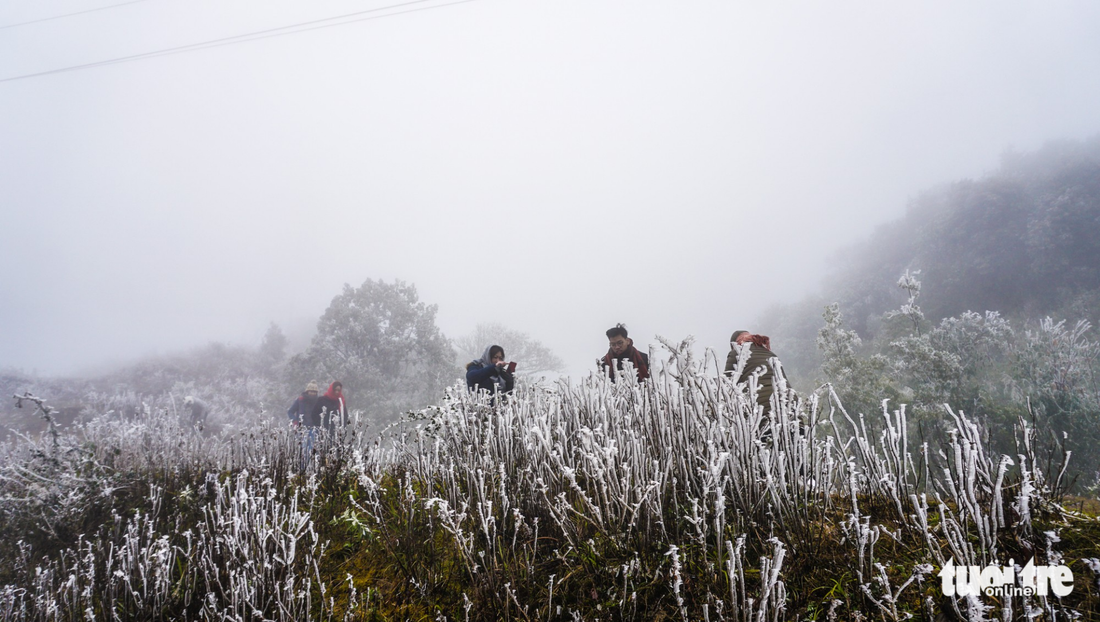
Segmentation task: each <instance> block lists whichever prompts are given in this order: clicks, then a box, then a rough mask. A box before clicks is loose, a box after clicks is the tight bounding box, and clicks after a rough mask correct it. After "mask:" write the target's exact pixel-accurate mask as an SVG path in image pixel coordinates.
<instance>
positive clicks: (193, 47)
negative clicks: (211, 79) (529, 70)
mask: <svg viewBox="0 0 1100 622" xmlns="http://www.w3.org/2000/svg"><path fill="white" fill-rule="evenodd" d="M135 1H137V2H141V1H144V0H135ZM432 1H433V0H410V1H409V2H402V3H398V4H391V5H388V6H384V7H378V8H374V9H368V10H364V11H357V12H355V13H348V14H346V15H339V16H336V17H326V18H323V19H318V20H311V21H307V22H300V23H297V24H290V25H288V26H280V27H278V28H270V29H267V30H258V31H256V32H250V33H245V34H240V35H233V36H230V37H223V38H220V39H211V40H209V41H202V42H199V43H191V44H187V45H182V46H178V47H172V48H164V49H161V50H154V51H151V52H142V53H140V54H133V55H130V56H121V57H118V58H112V59H108V60H102V61H96V62H93V63H85V64H81V65H72V66H69V67H61V68H58V69H50V70H47V71H40V72H36V73H28V74H23V75H18V76H12V77H8V78H2V79H0V82H14V81H17V80H25V79H29V78H37V77H41V76H47V75H52V74H57V73H67V72H71V71H79V70H83V69H91V68H94V67H104V66H107V65H115V64H119V63H128V62H132V61H138V60H145V59H148V58H158V57H161V56H171V55H174V54H183V53H186V52H195V51H199V50H206V49H211V48H216V47H221V46H224V45H234V44H238V43H250V42H252V41H259V40H262V39H270V38H273V37H282V36H286V35H293V34H298V33H302V32H310V31H313V30H320V29H322V28H332V27H335V26H344V25H346V24H354V23H357V22H364V21H370V20H375V19H383V18H386V17H395V16H398V15H405V14H408V13H417V12H421V11H429V10H432V9H440V8H444V7H449V6H455V5H458V4H466V3H469V2H476V1H477V0H454V1H452V2H445V3H442V4H436V5H433V6H428V7H418V8H413V9H406V10H404V11H394V12H392V13H387V14H386V15H374V16H370V17H361V18H358V19H347V18H349V17H353V16H357V15H364V14H367V13H377V12H379V11H387V10H390V9H395V8H400V7H406V6H410V5H414V4H421V3H424V2H432ZM334 20H345V21H342V22H339V23H336V24H324V23H323V22H330V21H334ZM317 24H320V25H317ZM15 25H19V24H15ZM303 26H306V27H303ZM283 31H289V32H283Z"/></svg>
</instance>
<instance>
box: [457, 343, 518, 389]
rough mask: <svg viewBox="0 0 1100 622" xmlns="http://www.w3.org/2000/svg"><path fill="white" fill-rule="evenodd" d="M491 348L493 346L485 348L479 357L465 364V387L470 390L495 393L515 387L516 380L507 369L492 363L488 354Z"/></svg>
mask: <svg viewBox="0 0 1100 622" xmlns="http://www.w3.org/2000/svg"><path fill="white" fill-rule="evenodd" d="M492 349H493V346H489V347H487V348H485V351H484V352H482V353H481V358H479V359H475V360H473V361H470V362H469V363H468V364H467V365H466V388H468V389H470V390H471V391H478V390H485V391H488V392H489V394H490V395H495V394H496V393H497V392H498V391H499V392H501V393H509V392H511V391H512V388H513V387H515V385H516V380H515V378H514V377H513V376H512V374H510V373H508V371H507V370H504V369H501V368H499V367H497V366H496V365H494V364H493V359H492V357H491V356H490V355H489V352H491V351H492Z"/></svg>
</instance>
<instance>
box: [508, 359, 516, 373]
mask: <svg viewBox="0 0 1100 622" xmlns="http://www.w3.org/2000/svg"><path fill="white" fill-rule="evenodd" d="M508 373H509V374H514V373H516V363H515V361H512V362H511V363H508Z"/></svg>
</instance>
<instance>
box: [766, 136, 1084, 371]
mask: <svg viewBox="0 0 1100 622" xmlns="http://www.w3.org/2000/svg"><path fill="white" fill-rule="evenodd" d="M907 270H908V271H916V270H919V271H920V280H921V281H922V283H923V288H922V290H921V297H920V305H921V308H922V310H923V312H924V314H925V316H926V317H927V318H928V319H929V320H930V321H931V322H932V323H937V322H939V321H940V320H941V319H943V318H947V317H952V316H957V315H959V314H961V313H963V312H966V311H976V312H979V313H981V312H984V311H998V312H999V313H1000V314H1001V315H1002V316H1003V317H1006V318H1010V319H1013V320H1020V321H1023V320H1037V319H1040V318H1042V317H1045V316H1048V315H1050V316H1053V317H1055V318H1056V319H1061V318H1070V319H1071V320H1076V319H1087V320H1090V321H1091V322H1092V323H1093V324H1096V323H1097V322H1096V320H1097V319H1098V318H1100V137H1096V138H1093V139H1091V140H1088V141H1083V142H1068V141H1067V142H1056V143H1050V144H1048V145H1046V146H1045V147H1043V148H1042V149H1040V150H1038V151H1035V152H1033V153H1026V154H1019V153H1008V154H1006V155H1005V156H1003V158H1002V162H1001V165H1000V167H999V168H998V169H997V170H996V171H994V172H992V173H991V174H989V175H987V176H985V177H983V178H981V179H964V180H959V181H955V182H952V183H948V184H945V185H943V186H940V187H938V188H934V189H931V190H928V191H927V192H924V193H923V194H921V195H920V196H919V197H917V198H916V199H915V200H913V201H912V202H911V203H910V205H909V207H908V210H907V212H906V214H905V216H903V217H902V218H900V219H898V220H895V221H892V222H888V223H886V224H884V225H882V226H881V227H879V228H878V229H877V230H876V231H875V232H874V234H873V235H871V236H870V237H869V238H868V239H866V240H864V241H862V242H860V243H858V244H855V245H853V246H851V247H849V248H846V249H844V250H843V251H841V252H840V253H839V254H838V256H837V257H835V258H834V259H833V263H832V272H831V274H830V276H829V277H828V279H827V280H826V282H825V283H824V284H823V286H822V288H821V291H820V293H818V294H815V295H813V296H809V297H807V298H806V299H805V300H803V301H802V302H800V303H798V304H795V305H789V306H784V307H777V308H773V309H770V310H769V311H768V312H767V313H765V314H764V315H763V317H762V318H761V319H760V321H759V325H760V326H761V327H762V328H761V329H760V330H761V331H762V332H766V333H768V334H770V335H771V336H772V338H773V343H775V344H777V349H778V350H779V351H780V354H781V355H782V356H783V357H784V362H785V363H786V364H787V367H788V370H789V371H791V372H792V373H793V375H794V376H795V377H796V379H797V381H799V383H800V384H809V383H810V382H811V381H812V380H813V378H814V373H815V370H816V367H817V365H818V364H819V363H820V356H819V355H818V353H817V351H816V350H817V348H816V346H815V344H814V340H815V339H816V337H817V332H818V330H819V329H820V328H821V327H822V326H823V321H822V317H821V314H822V310H823V307H824V306H825V305H826V304H830V303H839V306H840V309H841V310H842V311H843V313H844V317H845V320H846V325H847V326H848V327H849V328H851V329H853V330H855V331H856V332H857V333H858V334H859V335H860V336H861V337H862V338H863V339H864V340H867V339H871V338H874V337H875V336H876V335H877V334H878V333H879V329H880V326H881V318H882V315H883V313H885V312H887V311H889V310H891V309H897V308H898V307H899V306H900V305H901V304H902V303H903V302H904V301H905V295H904V293H903V292H899V290H898V288H897V286H896V283H897V281H898V278H899V277H900V276H901V275H902V274H904V273H905V272H906V271H907Z"/></svg>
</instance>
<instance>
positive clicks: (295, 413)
mask: <svg viewBox="0 0 1100 622" xmlns="http://www.w3.org/2000/svg"><path fill="white" fill-rule="evenodd" d="M318 399H319V398H318V397H317V382H316V381H314V380H310V381H309V384H307V385H306V390H305V391H302V394H301V395H299V396H298V397H297V398H296V399H295V400H294V403H292V404H291V405H290V408H288V409H287V411H286V416H287V418H288V419H290V423H291V425H296V426H297V425H304V426H306V427H311V428H312V427H316V426H319V425H321V419H320V418H319V417H314V416H313V407H314V406H316V405H317V400H318Z"/></svg>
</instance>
